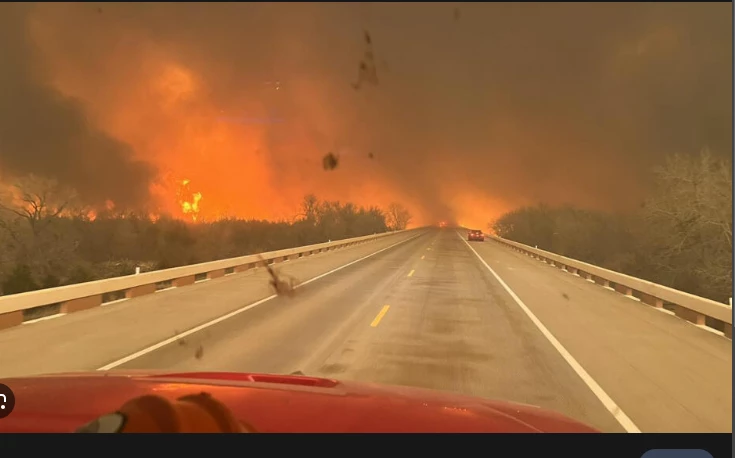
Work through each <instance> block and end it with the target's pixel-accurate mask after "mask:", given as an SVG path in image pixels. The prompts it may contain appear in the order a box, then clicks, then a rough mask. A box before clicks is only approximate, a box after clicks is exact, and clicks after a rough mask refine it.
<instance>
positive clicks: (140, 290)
mask: <svg viewBox="0 0 735 458" xmlns="http://www.w3.org/2000/svg"><path fill="white" fill-rule="evenodd" d="M155 292H156V284H155V283H150V284H147V285H140V286H135V287H133V288H130V289H129V290H127V291H125V297H126V298H128V299H132V298H134V297H138V296H143V295H146V294H153V293H155Z"/></svg>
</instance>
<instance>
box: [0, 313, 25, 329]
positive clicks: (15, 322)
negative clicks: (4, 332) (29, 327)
mask: <svg viewBox="0 0 735 458" xmlns="http://www.w3.org/2000/svg"><path fill="white" fill-rule="evenodd" d="M21 324H23V310H16V311H14V312H9V313H0V329H6V328H12V327H15V326H20V325H21Z"/></svg>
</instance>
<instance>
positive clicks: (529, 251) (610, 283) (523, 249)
mask: <svg viewBox="0 0 735 458" xmlns="http://www.w3.org/2000/svg"><path fill="white" fill-rule="evenodd" d="M486 237H487V238H488V239H490V240H491V241H494V242H497V243H499V244H501V245H503V246H505V247H508V248H510V249H512V250H515V251H518V252H520V253H523V254H526V255H528V256H531V257H532V258H534V259H537V260H539V261H542V262H546V263H547V264H549V265H552V266H555V267H558V268H560V269H562V270H566V271H567V272H569V273H572V274H575V275H578V276H580V277H582V278H584V279H586V280H590V281H594V282H595V283H598V284H600V285H602V286H605V287H608V288H611V289H614V290H615V291H617V292H619V293H621V294H625V295H627V296H630V297H634V298H636V299H639V300H640V301H641V302H644V303H646V304H649V305H651V306H653V307H656V308H659V309H663V310H665V309H666V308H673V309H674V310H673V313H675V314H676V315H677V316H678V317H680V318H683V319H685V320H687V321H690V322H692V323H694V324H696V325H699V326H707V327H710V328H712V329H714V330H717V331H720V332H722V333H723V334H724V335H725V337H728V338H730V339H732V314H733V310H732V305H730V306H728V304H721V303H719V302H717V301H713V300H711V299H707V298H704V297H699V296H695V295H694V294H689V293H685V292H683V291H679V290H676V289H673V288H669V287H668V286H663V285H659V284H657V283H653V282H650V281H647V280H641V279H640V278H636V277H631V276H629V275H625V274H621V273H620V272H615V271H613V270H608V269H604V268H602V267H597V266H595V265H592V264H587V263H586V262H582V261H577V260H575V259H571V258H567V257H565V256H561V255H558V254H555V253H551V252H549V251H544V250H540V249H538V248H533V247H530V246H528V245H524V244H522V243H518V242H513V241H511V240H507V239H503V238H500V237H496V236H494V235H490V234H486ZM707 318H710V320H707Z"/></svg>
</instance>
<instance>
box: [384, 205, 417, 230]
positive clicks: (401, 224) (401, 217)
mask: <svg viewBox="0 0 735 458" xmlns="http://www.w3.org/2000/svg"><path fill="white" fill-rule="evenodd" d="M385 216H386V218H385V219H386V224H387V226H388V228H389V229H390V230H392V231H401V230H403V229H406V227H407V226H408V223H410V222H411V218H412V217H411V213H410V212H409V211H408V209H406V208H405V207H404V206H403V205H401V204H398V203H395V202H394V203H392V204H390V205H388V211H387V212H386V215H385Z"/></svg>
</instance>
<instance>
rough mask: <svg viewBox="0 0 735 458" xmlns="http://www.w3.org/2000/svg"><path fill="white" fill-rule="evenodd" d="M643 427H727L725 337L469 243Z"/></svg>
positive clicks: (728, 344)
mask: <svg viewBox="0 0 735 458" xmlns="http://www.w3.org/2000/svg"><path fill="white" fill-rule="evenodd" d="M472 246H473V247H474V248H475V249H476V251H477V252H478V254H480V256H482V258H483V259H484V260H485V261H486V262H487V263H488V264H489V265H490V267H492V268H493V269H494V270H495V271H496V272H497V273H498V275H500V276H501V277H502V278H503V280H504V281H505V282H506V283H507V284H508V285H509V286H510V288H511V289H512V290H513V291H514V292H515V293H516V294H517V295H518V296H519V297H520V298H521V299H522V300H523V301H524V303H526V305H527V306H528V307H529V309H531V311H532V312H533V313H534V314H535V315H536V316H537V317H538V318H539V320H540V321H541V322H542V323H544V325H545V326H546V327H547V328H549V330H550V331H551V332H552V333H553V334H554V336H555V337H556V338H557V339H558V340H559V341H560V342H561V343H562V344H563V345H564V346H565V347H566V348H567V350H568V351H569V352H570V353H571V354H572V355H574V357H575V359H576V360H577V361H578V362H579V363H580V364H581V365H582V366H583V367H584V368H585V369H586V371H587V372H588V373H589V374H590V375H591V376H592V377H593V378H594V379H595V380H596V381H597V382H598V383H599V384H600V385H601V386H602V387H603V389H604V390H605V391H606V392H607V393H608V394H609V395H610V397H611V398H612V399H614V400H615V402H616V403H618V405H619V406H620V407H621V409H623V411H625V412H626V413H627V414H628V415H629V416H630V417H631V419H632V420H633V421H634V422H635V423H636V425H637V426H638V427H639V428H640V429H641V430H643V431H644V432H728V433H729V432H732V341H730V340H728V339H726V338H724V337H722V336H719V335H716V334H713V333H711V332H708V331H705V330H703V329H700V328H697V327H696V326H694V325H692V324H690V323H688V322H686V321H684V320H681V319H679V318H677V317H675V316H671V315H669V314H667V313H664V312H661V311H658V310H656V309H654V308H653V307H651V306H648V305H646V304H643V303H640V302H638V301H636V300H633V299H630V298H627V297H625V296H623V295H622V294H619V293H616V292H613V291H610V290H608V289H605V288H602V287H600V286H599V285H596V284H594V283H591V282H588V281H585V280H584V279H582V278H580V277H578V276H575V275H572V274H569V273H566V272H563V271H562V270H561V269H558V268H556V267H552V266H550V265H548V264H545V263H543V262H540V261H537V260H534V259H532V258H530V257H528V256H525V255H523V254H520V253H517V252H515V251H512V250H510V249H507V248H505V247H503V246H502V245H501V244H499V243H498V242H495V241H486V242H485V243H482V244H473V245H472Z"/></svg>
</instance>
